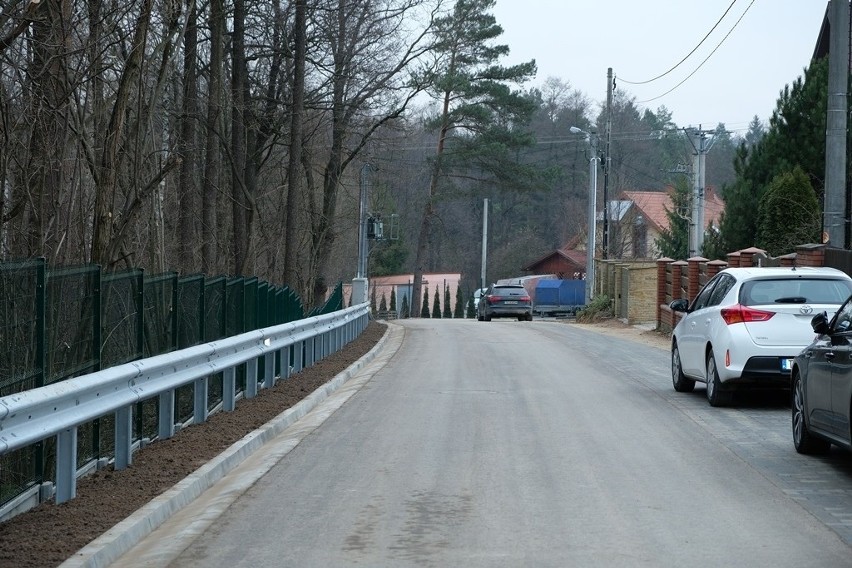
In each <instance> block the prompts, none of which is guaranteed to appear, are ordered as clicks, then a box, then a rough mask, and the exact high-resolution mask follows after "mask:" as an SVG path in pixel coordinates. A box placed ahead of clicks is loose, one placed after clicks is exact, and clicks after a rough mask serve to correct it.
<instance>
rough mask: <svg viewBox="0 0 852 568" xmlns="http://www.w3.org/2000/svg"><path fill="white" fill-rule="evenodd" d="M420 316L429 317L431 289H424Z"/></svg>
mask: <svg viewBox="0 0 852 568" xmlns="http://www.w3.org/2000/svg"><path fill="white" fill-rule="evenodd" d="M420 317H421V318H428V317H429V289H428V288H426V289H425V290H423V305H422V306H421V307H420Z"/></svg>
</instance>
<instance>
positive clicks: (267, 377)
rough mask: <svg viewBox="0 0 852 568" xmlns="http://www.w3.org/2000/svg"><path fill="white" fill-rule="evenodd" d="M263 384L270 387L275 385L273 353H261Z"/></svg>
mask: <svg viewBox="0 0 852 568" xmlns="http://www.w3.org/2000/svg"><path fill="white" fill-rule="evenodd" d="M263 386H264V387H265V388H268V389H271V388H272V387H274V386H275V353H274V352H272V353H264V355H263Z"/></svg>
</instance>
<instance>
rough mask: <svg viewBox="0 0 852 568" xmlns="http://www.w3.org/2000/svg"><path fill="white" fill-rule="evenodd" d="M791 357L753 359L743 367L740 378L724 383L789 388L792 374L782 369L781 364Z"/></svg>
mask: <svg viewBox="0 0 852 568" xmlns="http://www.w3.org/2000/svg"><path fill="white" fill-rule="evenodd" d="M784 359H789V357H781V356H759V357H751V358H749V360H748V361H746V364H745V365H744V366H743V370H742V373H740V375H739V376H738V377H731V378H728V379H727V380H725V381H723V382H724V383H725V384H726V385H731V386H733V385H743V386H749V387H755V388H759V387H766V388H773V389H776V388H789V387H790V372H789V371H783V370H782V369H781V362H782V361H783V360H784Z"/></svg>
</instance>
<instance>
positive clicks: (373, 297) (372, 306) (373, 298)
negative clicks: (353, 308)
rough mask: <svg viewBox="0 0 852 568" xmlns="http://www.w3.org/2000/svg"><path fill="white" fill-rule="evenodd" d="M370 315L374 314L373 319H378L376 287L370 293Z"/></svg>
mask: <svg viewBox="0 0 852 568" xmlns="http://www.w3.org/2000/svg"><path fill="white" fill-rule="evenodd" d="M370 313H371V314H373V318H374V319H375V317H376V287H375V286H373V290H372V292H370Z"/></svg>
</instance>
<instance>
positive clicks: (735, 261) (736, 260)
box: [728, 251, 742, 268]
mask: <svg viewBox="0 0 852 568" xmlns="http://www.w3.org/2000/svg"><path fill="white" fill-rule="evenodd" d="M728 266H730V267H731V268H737V267H738V266H742V265H741V264H740V251H737V252H731V253H728Z"/></svg>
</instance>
